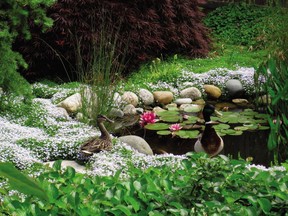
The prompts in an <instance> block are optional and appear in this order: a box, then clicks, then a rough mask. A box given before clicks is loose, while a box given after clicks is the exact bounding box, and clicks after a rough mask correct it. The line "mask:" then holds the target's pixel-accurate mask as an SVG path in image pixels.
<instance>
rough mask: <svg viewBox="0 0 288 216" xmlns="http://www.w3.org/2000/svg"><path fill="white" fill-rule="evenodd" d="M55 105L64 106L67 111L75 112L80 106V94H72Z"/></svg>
mask: <svg viewBox="0 0 288 216" xmlns="http://www.w3.org/2000/svg"><path fill="white" fill-rule="evenodd" d="M57 106H59V107H62V108H64V109H65V110H67V112H69V113H75V112H77V111H78V110H79V109H80V108H81V107H82V100H81V94H80V93H76V94H73V95H71V96H70V97H68V98H66V99H65V100H63V101H61V102H60V103H59V104H57Z"/></svg>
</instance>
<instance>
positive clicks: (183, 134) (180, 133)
mask: <svg viewBox="0 0 288 216" xmlns="http://www.w3.org/2000/svg"><path fill="white" fill-rule="evenodd" d="M175 134H176V135H177V136H179V137H181V138H183V139H188V138H190V139H195V138H197V136H198V134H199V131H197V130H193V131H189V130H180V131H176V132H175Z"/></svg>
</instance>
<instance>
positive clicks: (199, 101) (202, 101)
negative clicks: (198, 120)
mask: <svg viewBox="0 0 288 216" xmlns="http://www.w3.org/2000/svg"><path fill="white" fill-rule="evenodd" d="M205 103H206V102H205V100H203V99H198V100H196V101H193V104H198V105H204V104H205Z"/></svg>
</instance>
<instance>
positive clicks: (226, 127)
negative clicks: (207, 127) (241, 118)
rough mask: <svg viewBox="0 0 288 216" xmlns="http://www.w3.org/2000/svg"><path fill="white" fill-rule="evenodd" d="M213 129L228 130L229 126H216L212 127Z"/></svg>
mask: <svg viewBox="0 0 288 216" xmlns="http://www.w3.org/2000/svg"><path fill="white" fill-rule="evenodd" d="M213 128H214V129H215V130H221V129H228V128H230V125H228V124H218V125H213Z"/></svg>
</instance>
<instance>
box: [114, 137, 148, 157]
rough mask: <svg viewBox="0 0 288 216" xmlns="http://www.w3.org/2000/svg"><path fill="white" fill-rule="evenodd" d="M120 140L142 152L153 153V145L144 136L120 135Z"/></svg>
mask: <svg viewBox="0 0 288 216" xmlns="http://www.w3.org/2000/svg"><path fill="white" fill-rule="evenodd" d="M119 140H120V141H121V142H123V143H126V144H127V145H129V146H131V147H132V148H134V149H136V150H137V151H138V152H140V153H143V154H147V155H153V151H152V149H151V147H150V146H149V144H148V143H147V142H146V141H145V140H144V139H143V138H142V137H139V136H135V135H127V136H122V137H119Z"/></svg>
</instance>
